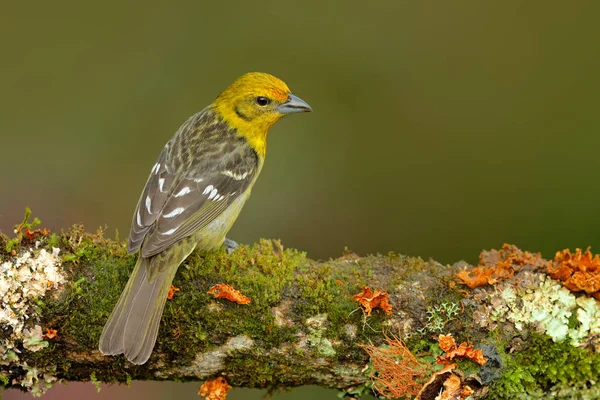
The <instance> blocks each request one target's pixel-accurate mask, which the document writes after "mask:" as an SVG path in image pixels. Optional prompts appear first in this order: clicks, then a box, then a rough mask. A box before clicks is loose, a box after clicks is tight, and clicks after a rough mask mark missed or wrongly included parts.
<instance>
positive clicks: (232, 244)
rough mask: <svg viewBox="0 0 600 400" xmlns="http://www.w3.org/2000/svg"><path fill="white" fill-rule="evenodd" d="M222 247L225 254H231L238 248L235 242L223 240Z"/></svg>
mask: <svg viewBox="0 0 600 400" xmlns="http://www.w3.org/2000/svg"><path fill="white" fill-rule="evenodd" d="M223 247H225V250H227V254H231V253H233V252H234V251H236V249H237V248H238V247H240V246H239V245H238V244H237V242H236V241H235V240H231V239H227V238H225V241H224V242H223Z"/></svg>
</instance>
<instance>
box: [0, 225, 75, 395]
mask: <svg viewBox="0 0 600 400" xmlns="http://www.w3.org/2000/svg"><path fill="white" fill-rule="evenodd" d="M26 220H27V218H26ZM39 244H40V242H36V243H35V244H34V245H33V247H31V248H28V249H22V250H21V252H20V253H16V251H12V250H14V246H11V247H12V248H11V253H12V254H15V255H14V256H12V257H11V259H9V260H7V261H4V262H2V263H1V264H0V332H4V333H5V334H4V335H3V337H2V338H0V365H8V366H10V367H11V368H17V367H19V368H21V369H22V370H23V371H24V374H21V375H20V376H18V377H15V378H13V379H12V382H11V383H12V384H13V385H15V384H19V385H21V386H22V387H24V388H26V389H28V390H29V391H30V392H31V394H32V395H34V396H41V395H42V394H43V393H44V392H45V391H46V390H47V389H49V388H50V387H52V383H53V382H54V381H56V378H55V377H54V376H53V375H52V374H53V371H54V369H52V368H49V369H45V368H36V367H32V366H29V365H28V364H27V362H24V361H21V359H20V357H19V354H21V353H22V352H38V351H40V350H42V349H44V348H46V347H48V344H49V343H48V341H46V340H44V335H43V334H42V327H41V326H40V325H39V323H40V321H39V319H38V318H37V315H38V309H39V304H40V299H42V298H44V297H45V296H46V294H47V293H48V292H49V291H50V290H52V289H58V288H59V287H60V286H61V285H63V284H64V283H65V282H66V279H65V276H64V274H63V273H62V271H61V269H60V264H61V260H60V258H59V256H58V255H59V249H58V248H53V249H52V251H51V252H49V251H46V249H44V248H39V247H40V246H39Z"/></svg>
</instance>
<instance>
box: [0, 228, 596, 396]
mask: <svg viewBox="0 0 600 400" xmlns="http://www.w3.org/2000/svg"><path fill="white" fill-rule="evenodd" d="M52 248H58V249H60V251H59V252H58V254H59V257H60V261H61V265H60V267H58V271H59V272H60V274H62V276H63V277H64V278H65V282H64V283H62V284H58V283H57V282H46V283H47V284H48V287H47V288H46V289H44V288H41V289H40V290H42V292H44V293H43V296H41V295H40V296H39V297H37V298H35V299H33V300H32V299H24V297H25V295H24V294H23V293H21V295H20V296H21V297H23V298H22V299H21V302H19V299H16V300H15V299H12V300H11V299H8V295H9V294H10V293H9V292H10V288H8V289H6V291H5V293H2V292H0V300H2V307H4V309H5V310H7V309H8V308H11V310H12V312H13V314H14V315H13V319H11V321H13V324H12V325H11V323H7V322H6V321H4V320H2V318H1V315H2V314H1V311H0V385H2V386H5V387H23V388H26V389H28V390H32V391H33V392H34V393H41V392H43V390H44V389H46V388H47V387H48V386H50V385H51V383H52V382H53V381H54V380H56V379H62V380H66V381H94V382H129V381H131V380H132V379H135V380H177V381H183V380H198V381H204V380H207V379H210V378H214V377H217V376H225V377H226V379H227V381H228V382H229V383H230V384H231V385H233V386H237V387H252V388H277V387H293V386H299V385H307V384H312V385H320V386H324V387H329V388H338V389H340V390H344V391H346V392H347V393H349V394H352V395H355V396H356V395H360V394H363V393H366V392H368V391H369V390H370V389H371V388H372V387H373V383H372V382H371V381H370V380H369V375H373V374H375V375H376V374H377V371H373V369H372V365H373V363H372V360H370V359H369V354H368V353H367V352H366V351H365V350H364V345H369V344H373V345H375V346H380V345H383V344H384V343H385V340H386V335H388V336H389V335H396V336H398V337H401V338H403V339H404V340H405V341H406V343H407V345H408V348H409V349H410V351H412V353H413V354H414V355H415V356H416V357H417V359H418V360H419V362H421V363H424V364H428V365H429V366H430V367H431V371H433V370H434V364H435V362H434V361H435V358H434V356H435V355H437V354H440V352H441V351H440V349H439V347H438V346H437V336H438V335H439V334H441V333H444V334H452V335H454V337H455V338H456V339H457V341H458V342H462V341H468V342H470V343H471V344H473V345H475V347H476V348H483V349H484V355H485V356H486V357H487V359H488V363H487V364H486V365H484V366H483V367H480V366H479V365H477V364H475V363H472V362H470V361H465V362H462V361H461V362H460V363H459V369H460V370H461V371H462V372H463V375H464V376H463V377H465V379H466V377H467V375H469V374H472V375H473V376H478V378H477V382H476V384H474V386H476V387H474V389H476V390H477V392H476V394H475V395H476V396H481V395H483V394H485V393H488V389H491V392H490V393H488V395H489V396H491V397H490V398H504V397H503V396H504V395H506V396H507V397H506V398H513V395H514V394H515V393H533V394H536V393H538V394H539V393H540V392H544V391H550V390H554V391H555V392H557V391H563V392H564V393H567V392H568V391H569V390H571V391H572V390H586V391H588V392H590V391H591V390H595V391H596V392H593V393H598V389H597V388H595V387H593V386H592V385H590V384H589V382H591V381H593V380H594V379H595V377H596V376H597V375H598V374H600V357H599V356H598V353H597V352H594V351H592V350H589V348H590V347H592V344H594V343H596V342H595V341H594V334H593V333H592V330H591V328H590V329H588V331H587V333H586V334H585V335H582V336H581V338H580V340H579V342H578V343H577V344H578V347H577V346H575V345H574V344H573V343H572V340H569V339H568V338H563V340H562V341H558V340H557V342H558V343H554V342H553V341H552V340H551V339H550V336H549V333H548V332H544V329H541V328H540V326H541V325H540V323H537V324H535V321H533V320H527V319H526V316H525V314H526V313H524V314H523V315H524V316H523V321H520V322H519V321H516V320H515V319H514V318H510V317H509V316H510V315H511V314H510V313H509V312H508V311H506V310H504V311H503V312H504V314H503V315H501V314H498V312H496V311H498V310H500V309H501V308H502V307H510V306H511V304H512V305H513V306H514V305H516V304H518V302H512V303H511V301H512V300H511V299H504V298H503V297H502V296H498V295H497V294H498V293H499V291H501V292H502V293H504V291H506V290H509V289H511V288H512V286H514V287H515V288H514V290H513V292H514V295H515V296H516V297H518V296H519V295H520V294H519V293H520V292H519V289H517V288H516V286H517V283H515V282H517V281H516V280H515V279H517V277H519V279H520V280H521V282H520V283H519V284H520V285H524V283H523V282H525V283H527V285H530V283H531V282H534V283H531V285H530V286H527V287H530V288H534V286H535V285H536V283H535V282H539V279H540V278H539V277H538V276H543V275H544V274H543V272H540V271H538V270H536V269H535V268H536V267H535V266H533V265H532V266H531V268H525V267H523V268H521V269H519V270H518V271H517V273H516V274H515V275H514V276H513V277H511V278H510V279H509V280H506V281H504V283H503V284H502V285H503V286H499V285H496V286H490V285H488V286H486V287H483V288H478V289H475V290H473V291H468V290H465V289H466V287H465V286H463V285H461V284H460V283H459V282H458V281H457V279H456V276H455V275H456V273H457V272H458V271H459V270H460V269H464V268H471V266H469V265H467V264H465V263H457V264H455V265H442V264H440V263H437V262H435V261H431V260H430V261H424V260H422V259H420V258H418V257H407V256H403V255H397V254H391V253H390V254H387V255H374V256H367V257H359V256H357V255H355V254H352V253H350V252H346V254H344V255H343V256H342V257H340V258H338V259H335V260H327V261H315V260H311V259H308V258H307V257H306V256H305V254H304V253H302V252H300V251H297V250H294V249H285V248H284V247H283V246H282V245H281V244H280V242H279V241H271V240H261V241H260V242H259V243H257V244H255V245H252V246H241V247H240V248H239V249H238V250H236V251H235V252H234V253H233V254H232V255H230V256H228V255H227V254H226V252H225V251H223V250H219V251H214V252H210V253H208V254H193V255H191V256H190V257H189V258H188V259H187V260H186V261H185V263H184V264H183V265H182V266H181V267H180V268H179V271H178V273H177V276H176V277H175V280H174V285H175V286H176V287H178V288H179V291H177V292H176V293H175V295H174V297H173V299H172V300H169V301H168V302H167V305H166V307H165V313H164V316H163V319H162V323H161V328H160V333H159V337H158V342H157V344H156V346H155V349H154V353H153V355H152V357H151V358H150V360H149V362H148V363H146V364H144V365H141V366H136V365H132V364H130V363H128V362H127V361H126V360H125V359H124V357H105V356H103V355H101V354H100V353H99V351H98V350H97V345H98V339H99V337H100V333H101V331H102V327H103V324H104V323H105V321H106V319H107V317H108V315H109V314H110V312H111V310H112V307H113V306H114V304H115V302H116V300H117V298H118V296H119V295H120V292H121V290H122V289H123V287H124V286H125V283H126V281H127V279H128V276H129V273H130V272H131V270H132V268H133V265H134V261H135V256H130V255H127V253H126V251H125V247H124V246H123V244H122V243H120V242H119V241H116V240H110V239H106V238H104V237H103V235H102V233H101V232H99V233H97V234H93V235H90V234H86V233H84V231H83V228H82V227H80V226H76V227H73V228H72V229H71V230H70V231H68V232H66V233H62V234H48V233H47V232H43V231H31V229H30V228H29V227H27V228H26V232H25V233H24V234H22V235H20V236H19V237H18V239H16V240H12V241H11V240H9V239H8V238H7V237H5V236H2V235H0V262H1V263H2V264H0V265H2V266H3V268H4V272H3V273H4V274H7V273H8V271H9V268H16V270H18V268H20V267H19V265H21V266H23V265H24V264H23V263H24V262H25V261H23V255H24V254H26V253H28V252H29V249H32V250H31V253H30V255H29V256H27V257H28V258H29V259H30V260H31V259H36V257H38V255H39V253H40V251H41V250H42V249H45V250H46V252H45V253H44V254H45V255H44V257H50V255H49V254H50V253H51V251H52ZM5 249H8V250H5ZM513 250H514V249H513ZM55 253H56V251H55ZM498 254H499V256H498V257H499V259H502V257H504V259H506V258H507V256H506V254H504V255H503V254H501V253H498ZM18 260H21V261H20V262H21V264H19V261H18ZM27 262H29V261H27ZM46 272H48V271H46ZM48 273H54V271H50V272H48ZM13 275H14V274H13ZM56 279H59V278H56ZM536 279H537V281H536ZM548 279H549V278H548ZM542 280H543V279H542ZM529 281H531V282H529ZM2 282H3V281H1V280H0V288H2ZM35 282H36V277H35V274H34V276H32V277H31V278H30V280H27V281H24V282H22V287H26V286H27V285H30V284H31V285H33V284H34V283H35ZM544 282H545V281H544ZM219 283H226V284H228V285H231V286H233V287H235V288H236V289H238V290H240V291H241V292H242V293H243V294H244V295H246V296H248V297H250V298H251V302H250V303H249V304H245V305H238V304H235V303H233V302H229V301H227V300H224V299H215V298H213V297H212V296H211V295H209V294H207V291H208V289H209V288H210V287H211V286H213V285H215V284H219ZM511 285H512V286H511ZM363 286H368V287H371V288H373V289H377V290H380V291H384V292H386V293H388V294H389V297H388V301H389V303H390V304H391V306H392V311H391V313H390V314H389V315H388V314H386V313H385V312H384V311H382V310H380V309H376V310H373V312H372V313H371V315H370V316H367V315H366V314H365V313H364V312H363V310H362V309H361V308H360V307H359V305H358V303H357V302H356V301H355V300H354V299H353V295H355V294H357V293H359V292H360V291H361V288H362V287H363ZM47 289H49V290H48V291H46V290H47ZM20 290H21V289H20ZM531 290H537V289H535V288H534V289H531ZM540 290H542V289H540ZM565 290H566V289H565ZM540 293H541V292H540ZM568 294H570V293H568ZM12 295H13V296H14V293H13V294H12ZM565 295H566V294H565ZM11 301H12V303H11ZM593 301H595V300H593ZM494 302H496V303H494ZM15 304H20V305H21V306H22V307H24V308H22V309H21V311H23V310H24V309H26V311H27V314H28V317H27V318H26V319H25V320H22V321H21V322H22V326H21V327H18V326H17V325H18V324H16V321H17V320H19V318H22V317H23V316H22V315H20V314H19V312H20V311H19V309H18V308H15V307H16V306H15ZM520 304H521V306H524V304H523V303H522V302H521V303H520ZM557 304H558V303H557ZM490 307H494V309H491V308H490ZM556 307H559V305H556ZM565 307H566V306H565ZM582 307H583V306H582ZM590 307H591V306H590ZM565 309H566V308H565ZM578 310H579V309H577V312H579V311H578ZM513 311H514V310H513ZM23 312H24V311H23ZM577 312H576V311H574V310H572V312H569V315H568V316H567V317H566V320H567V322H566V329H571V330H577V329H578V328H580V327H581V323H582V322H581V321H578V319H577V318H576V317H573V315H577ZM7 315H8V314H7ZM515 318H516V317H515ZM556 318H557V320H560V318H561V317H560V316H557V317H556ZM538 322H539V321H538ZM542 326H543V325H542ZM40 328H42V329H41V330H40ZM55 331H56V332H55ZM44 332H45V334H44V335H45V336H44V337H42V336H41V334H42V333H44ZM569 332H570V331H569ZM595 337H596V339H597V337H598V335H596V336H595ZM555 339H556V338H555ZM361 346H363V347H361ZM557 357H561V358H560V361H558V364H557V361H556V360H555V358H557ZM565 357H568V358H567V359H565ZM524 359H526V360H527V362H526V363H525V364H523V360H524ZM399 362H402V361H401V360H399ZM369 365H370V366H371V367H370V368H367V369H365V366H369ZM557 365H558V366H557ZM582 366H585V368H583V367H582ZM557 368H558V370H557ZM471 386H473V384H471ZM511 393H512V394H511ZM557 393H558V392H557ZM569 393H570V392H569ZM590 393H592V392H590ZM494 396H495V397H494ZM424 398H425V397H424Z"/></svg>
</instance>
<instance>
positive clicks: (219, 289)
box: [208, 283, 252, 304]
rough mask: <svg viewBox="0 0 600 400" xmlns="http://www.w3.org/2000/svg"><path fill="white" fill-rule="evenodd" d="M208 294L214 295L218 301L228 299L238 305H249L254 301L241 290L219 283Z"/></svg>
mask: <svg viewBox="0 0 600 400" xmlns="http://www.w3.org/2000/svg"><path fill="white" fill-rule="evenodd" d="M208 294H212V295H213V296H215V297H216V298H217V299H227V300H230V301H233V302H234V303H238V304H248V303H250V301H252V300H251V299H250V298H249V297H246V296H244V295H243V294H242V293H241V292H240V291H239V290H236V289H234V288H233V287H231V286H229V285H226V284H224V283H219V284H217V285H214V286H213V287H211V288H210V289H209V290H208Z"/></svg>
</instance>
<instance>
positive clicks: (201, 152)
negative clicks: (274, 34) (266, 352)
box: [98, 72, 312, 364]
mask: <svg viewBox="0 0 600 400" xmlns="http://www.w3.org/2000/svg"><path fill="white" fill-rule="evenodd" d="M310 111H312V108H311V107H310V106H309V105H308V104H307V103H306V102H305V101H304V100H302V99H301V98H299V97H298V96H296V95H294V94H292V93H291V91H290V89H289V88H288V86H287V85H286V84H285V83H284V82H283V81H282V80H280V79H278V78H276V77H274V76H273V75H270V74H267V73H264V72H249V73H246V74H244V75H242V76H240V77H239V78H237V79H236V80H235V81H234V82H233V83H232V84H231V85H230V86H229V87H228V88H227V89H225V90H224V91H223V92H221V94H220V95H219V96H218V97H217V98H216V99H215V100H214V101H213V103H212V104H210V105H209V106H207V107H206V108H204V109H203V110H202V111H200V112H198V113H197V114H195V115H193V116H191V117H190V118H189V119H188V120H187V121H186V122H185V123H184V124H183V125H181V127H180V128H179V129H178V130H177V132H176V133H175V134H174V135H173V137H172V138H171V139H170V140H169V141H168V142H167V144H166V145H165V146H164V148H163V149H162V151H161V152H160V154H159V156H158V159H157V160H156V163H155V164H154V165H153V166H152V168H151V170H150V175H149V177H148V179H147V181H146V185H145V187H144V189H143V191H142V194H141V196H140V199H139V201H138V203H137V206H136V208H135V211H134V213H133V220H132V223H131V230H130V233H129V240H128V244H127V251H128V252H129V253H130V254H135V253H139V254H138V258H137V261H136V264H135V267H134V269H133V272H132V273H131V276H130V277H129V280H128V282H127V285H126V286H125V289H124V290H123V292H122V294H121V296H120V298H119V300H118V301H117V303H116V305H115V307H114V309H113V311H112V313H111V314H110V316H109V318H108V320H107V322H106V324H105V325H104V328H103V330H102V334H101V337H100V341H99V346H98V347H99V350H100V352H101V353H102V354H104V355H118V354H124V355H125V357H126V358H127V360H129V361H130V362H131V363H133V364H144V363H145V362H146V361H148V359H149V358H150V356H151V354H152V350H153V348H154V345H155V343H156V339H157V335H158V328H159V324H160V320H161V317H162V313H163V309H164V306H165V302H166V299H167V294H168V291H169V288H170V286H171V283H172V281H173V278H174V276H175V273H176V272H177V269H178V268H179V265H180V264H181V263H182V262H183V261H184V260H185V259H186V258H187V257H188V256H189V255H190V254H191V253H192V252H193V251H194V250H196V251H201V252H203V251H209V250H214V249H218V248H220V247H221V246H225V247H226V248H227V250H228V252H231V251H234V250H235V248H236V247H237V244H236V243H235V242H234V241H232V240H230V239H227V238H226V235H227V233H228V231H229V230H230V228H231V226H232V225H233V223H234V222H235V220H236V218H237V217H238V215H239V213H240V211H241V209H242V207H243V206H244V203H245V202H246V200H247V199H248V197H249V196H250V192H251V190H252V187H253V185H254V183H255V182H256V179H257V178H258V176H259V174H260V172H261V170H262V167H263V164H264V160H265V156H266V151H267V145H266V140H267V133H268V131H269V128H270V127H271V126H272V125H273V124H274V123H275V122H277V121H278V120H279V119H280V118H282V117H283V116H286V115H288V114H292V113H299V112H310Z"/></svg>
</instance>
